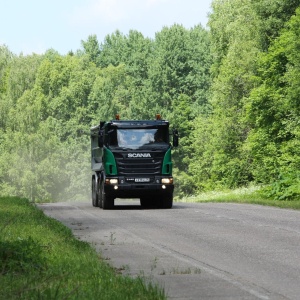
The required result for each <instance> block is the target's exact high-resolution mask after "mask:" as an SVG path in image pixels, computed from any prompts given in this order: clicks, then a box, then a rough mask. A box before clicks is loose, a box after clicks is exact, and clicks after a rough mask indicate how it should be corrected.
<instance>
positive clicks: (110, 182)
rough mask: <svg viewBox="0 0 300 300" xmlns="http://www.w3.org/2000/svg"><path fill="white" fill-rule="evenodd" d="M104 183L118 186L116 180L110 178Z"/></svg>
mask: <svg viewBox="0 0 300 300" xmlns="http://www.w3.org/2000/svg"><path fill="white" fill-rule="evenodd" d="M105 183H107V184H118V179H117V178H111V179H108V178H106V179H105Z"/></svg>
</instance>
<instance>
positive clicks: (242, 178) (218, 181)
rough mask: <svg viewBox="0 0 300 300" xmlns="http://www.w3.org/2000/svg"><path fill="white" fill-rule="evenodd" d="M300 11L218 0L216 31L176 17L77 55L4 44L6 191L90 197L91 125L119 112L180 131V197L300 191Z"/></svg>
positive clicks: (293, 4) (0, 56)
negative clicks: (261, 189) (254, 188)
mask: <svg viewBox="0 0 300 300" xmlns="http://www.w3.org/2000/svg"><path fill="white" fill-rule="evenodd" d="M299 6H300V1H299V0H293V1H288V0H284V1H271V0H262V1H256V0H243V1H240V0H214V1H213V2H212V13H211V14H210V16H209V30H206V29H204V28H202V27H201V26H200V25H199V26H195V27H193V28H190V29H186V28H184V27H183V26H181V25H178V24H174V25H173V26H171V27H164V28H162V30H161V31H160V32H157V33H156V36H155V38H154V39H153V40H151V39H148V38H145V37H144V36H143V35H142V34H141V33H140V32H138V31H135V30H131V31H129V34H128V35H124V34H122V33H121V32H120V31H115V32H114V33H112V34H110V35H107V36H106V37H105V39H104V41H103V42H102V43H99V42H98V41H97V37H96V36H95V35H91V36H89V37H88V39H87V40H86V41H82V49H81V50H78V51H77V52H76V54H74V53H70V54H69V55H66V56H61V55H60V54H59V53H57V52H56V51H55V50H52V49H50V50H48V51H47V52H46V53H45V54H44V55H31V56H23V55H20V56H15V55H13V54H12V53H10V51H9V50H8V48H7V47H5V46H1V47H0V194H2V195H7V194H11V195H20V196H25V197H28V198H30V199H31V200H34V201H37V200H57V199H62V198H63V199H83V198H86V197H88V195H89V189H90V178H89V177H90V175H89V168H90V163H89V151H90V150H89V138H88V136H86V135H82V132H87V131H88V130H89V127H90V126H93V125H96V124H98V123H99V121H100V120H108V119H112V118H113V117H114V115H115V114H116V113H119V114H120V115H121V118H122V119H135V120H138V119H152V118H153V117H154V116H155V114H156V113H161V115H162V116H163V118H165V119H168V120H169V121H170V124H171V126H172V127H174V128H176V129H178V130H179V134H180V147H179V148H177V149H174V155H173V157H174V161H175V168H174V169H175V177H176V184H177V189H176V192H177V196H178V197H182V196H184V195H187V194H189V195H191V194H195V193H197V192H201V191H207V190H211V189H220V188H236V187H240V186H244V185H247V184H248V183H249V182H256V183H261V184H265V185H267V187H268V191H269V192H268V193H269V195H270V196H272V197H277V198H280V197H281V196H282V197H283V198H285V196H284V195H285V190H287V192H286V193H287V195H292V196H288V197H294V196H295V197H297V184H298V183H297V184H295V185H294V184H293V183H292V180H290V179H289V178H292V179H295V182H298V181H297V178H298V177H297V176H298V175H297V172H296V170H298V169H299V167H300V162H299V157H300V153H299V150H298V149H299V144H300V141H299V137H300V129H299V128H300V126H299V125H300V123H299V119H300V118H299V97H298V95H299V93H300V90H299V86H300V82H299V78H300V76H299V73H300V69H299V65H300V64H299V60H300V55H299V48H300V45H299V40H300V38H299V37H300V36H299V32H300V30H299V29H300V21H299V11H298V10H297V7H299ZM282 178H285V179H282ZM286 178H288V179H287V180H286ZM283 182H289V184H287V183H283ZM278 185H279V186H280V188H278ZM270 189H271V191H270ZM275 190H276V191H275ZM295 191H296V192H295Z"/></svg>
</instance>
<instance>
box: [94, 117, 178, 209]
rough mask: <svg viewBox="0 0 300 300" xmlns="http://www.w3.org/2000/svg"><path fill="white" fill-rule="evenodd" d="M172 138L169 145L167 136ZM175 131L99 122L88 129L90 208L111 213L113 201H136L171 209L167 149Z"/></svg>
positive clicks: (157, 125)
mask: <svg viewBox="0 0 300 300" xmlns="http://www.w3.org/2000/svg"><path fill="white" fill-rule="evenodd" d="M171 135H172V136H173V139H172V145H171V143H170V136H171ZM176 146H178V131H177V130H173V131H172V133H170V130H169V122H168V121H166V120H162V119H161V118H160V115H156V119H155V120H140V121H129V120H127V121H123V120H120V118H119V115H116V119H115V120H111V121H107V122H102V121H101V122H100V124H99V125H97V126H94V127H92V128H91V168H92V204H93V206H96V207H97V206H98V207H100V208H103V209H112V208H113V207H114V200H115V198H139V199H140V203H141V206H142V207H153V206H156V207H161V208H172V205H173V190H174V184H173V177H172V160H171V149H172V147H176Z"/></svg>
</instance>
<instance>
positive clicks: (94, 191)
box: [92, 178, 99, 207]
mask: <svg viewBox="0 0 300 300" xmlns="http://www.w3.org/2000/svg"><path fill="white" fill-rule="evenodd" d="M92 204H93V206H94V207H97V206H99V204H98V194H97V189H96V180H95V178H93V179H92Z"/></svg>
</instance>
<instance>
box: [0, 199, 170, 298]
mask: <svg viewBox="0 0 300 300" xmlns="http://www.w3.org/2000/svg"><path fill="white" fill-rule="evenodd" d="M0 287H1V288H0V299H114V300H115V299H122V300H123V299H166V295H165V293H164V291H163V289H161V288H159V287H158V286H156V285H153V284H151V283H149V282H147V283H146V280H145V279H144V278H141V277H140V278H135V279H134V278H130V277H128V276H122V275H119V274H117V271H116V270H114V269H113V268H112V267H110V266H109V265H108V264H107V263H106V262H105V261H104V260H103V259H102V258H101V257H99V255H98V254H97V253H96V251H95V250H94V249H93V248H92V247H91V246H90V245H89V244H88V243H86V242H82V241H79V240H77V239H76V238H75V237H74V236H73V234H72V232H71V230H70V229H68V228H67V227H65V226H64V225H62V224H61V223H59V222H58V221H56V220H54V219H51V218H49V217H47V216H45V215H44V213H43V212H42V211H41V210H39V209H38V208H36V207H35V206H34V205H33V204H30V203H29V201H28V200H26V199H20V198H16V197H0Z"/></svg>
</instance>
